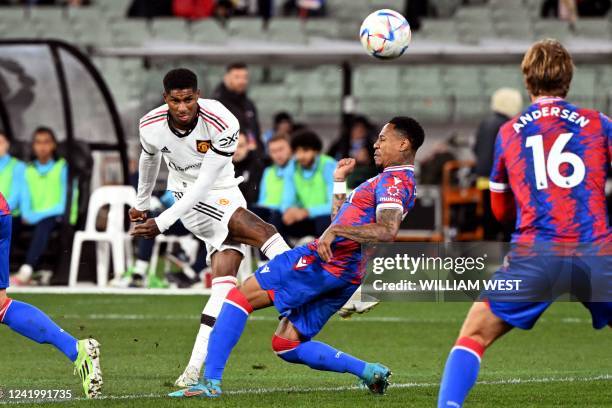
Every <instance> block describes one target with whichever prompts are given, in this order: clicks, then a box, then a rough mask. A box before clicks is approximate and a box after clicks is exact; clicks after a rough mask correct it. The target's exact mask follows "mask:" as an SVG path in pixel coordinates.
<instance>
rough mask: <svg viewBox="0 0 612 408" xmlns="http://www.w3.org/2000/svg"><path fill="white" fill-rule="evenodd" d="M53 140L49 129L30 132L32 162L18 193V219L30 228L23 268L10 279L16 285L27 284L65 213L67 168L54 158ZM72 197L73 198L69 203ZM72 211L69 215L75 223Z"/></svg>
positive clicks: (74, 211) (55, 143)
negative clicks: (19, 214)
mask: <svg viewBox="0 0 612 408" xmlns="http://www.w3.org/2000/svg"><path fill="white" fill-rule="evenodd" d="M56 151H57V139H56V137H55V134H54V132H53V130H52V129H50V128H47V127H39V128H37V129H36V130H35V131H34V136H33V140H32V152H33V156H34V160H33V161H32V163H29V164H28V165H27V167H26V169H25V183H26V184H25V186H24V188H23V189H22V190H21V192H22V194H21V199H20V201H21V217H22V220H23V221H24V223H25V224H28V225H30V226H32V227H33V228H34V233H33V236H32V241H31V242H30V247H29V249H28V252H27V255H26V261H25V264H23V265H22V266H21V268H19V271H18V273H17V274H16V275H15V277H14V283H15V284H16V285H24V284H27V283H29V282H30V279H31V277H32V273H33V271H34V268H36V267H37V266H38V261H39V260H40V257H41V256H42V254H43V253H44V252H45V250H46V248H47V243H48V241H49V238H50V237H51V233H52V232H53V230H55V229H56V228H58V227H59V226H60V224H61V222H62V219H63V217H64V214H65V211H66V205H67V203H66V198H67V188H68V164H67V163H66V161H65V160H64V159H63V158H58V157H57V154H56ZM75 198H76V193H75V194H73V199H75ZM76 209H77V208H76V207H75V206H73V208H72V210H73V211H71V214H70V218H71V220H70V221H71V222H74V221H76Z"/></svg>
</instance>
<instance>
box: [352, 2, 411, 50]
mask: <svg viewBox="0 0 612 408" xmlns="http://www.w3.org/2000/svg"><path fill="white" fill-rule="evenodd" d="M359 36H360V37H361V44H362V45H363V48H365V50H366V52H367V53H368V54H370V55H371V56H373V57H376V58H380V59H392V58H397V57H399V56H400V55H402V54H403V53H404V52H405V51H406V49H407V48H408V46H409V45H410V39H411V38H412V33H411V31H410V25H409V24H408V21H406V19H405V18H404V16H402V15H401V14H400V13H398V12H397V11H393V10H389V9H383V10H378V11H375V12H373V13H372V14H370V15H369V16H367V17H366V18H365V20H363V23H362V24H361V30H359Z"/></svg>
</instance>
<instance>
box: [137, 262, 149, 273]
mask: <svg viewBox="0 0 612 408" xmlns="http://www.w3.org/2000/svg"><path fill="white" fill-rule="evenodd" d="M148 269H149V263H148V262H147V261H143V260H142V259H137V260H136V263H135V264H134V273H137V274H138V275H140V276H145V275H146V274H147V270H148Z"/></svg>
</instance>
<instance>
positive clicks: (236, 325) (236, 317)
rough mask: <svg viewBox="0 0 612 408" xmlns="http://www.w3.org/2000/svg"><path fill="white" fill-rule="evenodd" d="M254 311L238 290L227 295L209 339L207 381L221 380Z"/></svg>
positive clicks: (205, 372)
mask: <svg viewBox="0 0 612 408" xmlns="http://www.w3.org/2000/svg"><path fill="white" fill-rule="evenodd" d="M252 311H253V308H252V307H251V305H250V304H249V302H248V301H247V299H246V298H245V297H244V295H243V294H242V293H241V292H240V291H239V290H238V289H236V288H234V289H232V290H231V291H230V292H229V293H228V294H227V298H226V299H225V302H224V303H223V307H221V312H220V313H219V316H218V317H217V321H216V322H215V326H214V327H213V330H212V332H211V333H210V338H209V339H208V354H207V355H206V361H205V363H204V365H205V367H206V369H205V371H204V378H205V379H207V380H219V381H220V380H221V377H222V376H223V370H225V365H226V364H227V360H228V358H229V356H230V353H231V352H232V349H233V348H234V347H235V346H236V344H237V343H238V340H240V336H241V335H242V332H243V331H244V327H245V326H246V322H247V319H248V318H249V314H250V313H251V312H252Z"/></svg>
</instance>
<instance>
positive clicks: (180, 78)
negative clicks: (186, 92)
mask: <svg viewBox="0 0 612 408" xmlns="http://www.w3.org/2000/svg"><path fill="white" fill-rule="evenodd" d="M174 89H192V90H194V91H197V89H198V77H197V76H196V74H194V73H193V71H190V70H188V69H187V68H177V69H173V70H171V71H168V73H167V74H166V75H165V76H164V91H165V92H166V93H167V94H169V93H170V92H171V91H172V90H174Z"/></svg>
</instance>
